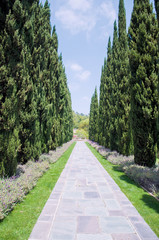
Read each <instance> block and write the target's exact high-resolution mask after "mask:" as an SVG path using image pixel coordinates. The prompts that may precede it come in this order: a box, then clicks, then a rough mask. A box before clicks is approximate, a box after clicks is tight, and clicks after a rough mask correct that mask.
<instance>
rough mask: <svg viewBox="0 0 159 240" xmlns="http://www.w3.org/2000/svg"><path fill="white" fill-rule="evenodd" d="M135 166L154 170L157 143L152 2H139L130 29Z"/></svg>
mask: <svg viewBox="0 0 159 240" xmlns="http://www.w3.org/2000/svg"><path fill="white" fill-rule="evenodd" d="M129 46H130V67H131V75H132V76H131V81H130V89H131V112H132V128H133V140H134V159H135V163H137V164H139V165H143V166H148V167H152V166H154V164H155V161H156V141H157V136H156V135H157V134H156V132H157V129H156V123H157V121H156V120H157V115H158V92H157V85H158V79H157V73H156V62H157V51H158V47H157V46H158V45H157V22H156V18H155V15H154V14H153V7H152V5H150V3H149V0H143V1H139V0H135V1H134V8H133V13H132V17H131V23H130V28H129Z"/></svg>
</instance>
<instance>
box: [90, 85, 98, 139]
mask: <svg viewBox="0 0 159 240" xmlns="http://www.w3.org/2000/svg"><path fill="white" fill-rule="evenodd" d="M98 129H99V109H98V95H97V88H95V91H94V94H93V96H92V99H91V105H90V118H89V139H90V140H92V141H95V142H98V134H99V130H98Z"/></svg>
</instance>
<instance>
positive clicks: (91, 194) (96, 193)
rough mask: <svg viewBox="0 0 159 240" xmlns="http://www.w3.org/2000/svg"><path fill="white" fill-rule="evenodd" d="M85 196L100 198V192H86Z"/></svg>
mask: <svg viewBox="0 0 159 240" xmlns="http://www.w3.org/2000/svg"><path fill="white" fill-rule="evenodd" d="M84 197H85V198H89V199H90V198H100V196H99V193H98V192H85V193H84Z"/></svg>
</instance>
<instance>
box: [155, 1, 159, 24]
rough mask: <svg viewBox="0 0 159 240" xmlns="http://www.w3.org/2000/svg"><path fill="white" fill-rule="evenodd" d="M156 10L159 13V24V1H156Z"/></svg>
mask: <svg viewBox="0 0 159 240" xmlns="http://www.w3.org/2000/svg"><path fill="white" fill-rule="evenodd" d="M155 8H156V13H157V20H158V23H159V1H158V0H155Z"/></svg>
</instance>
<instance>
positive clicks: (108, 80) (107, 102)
mask: <svg viewBox="0 0 159 240" xmlns="http://www.w3.org/2000/svg"><path fill="white" fill-rule="evenodd" d="M111 94H112V47H111V40H110V37H109V40H108V49H107V67H106V72H105V75H104V105H103V107H104V108H105V116H104V139H105V142H104V146H105V147H108V148H109V147H110V122H111Z"/></svg>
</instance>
